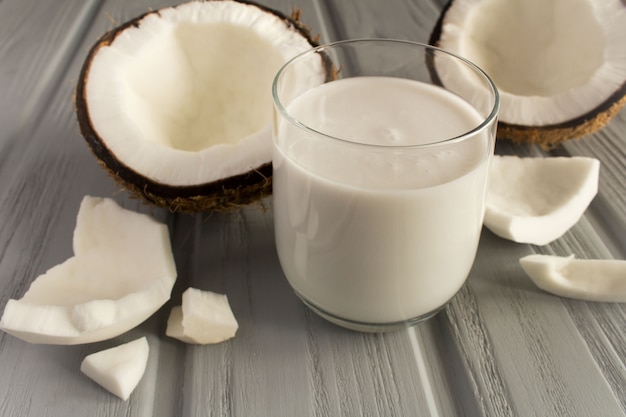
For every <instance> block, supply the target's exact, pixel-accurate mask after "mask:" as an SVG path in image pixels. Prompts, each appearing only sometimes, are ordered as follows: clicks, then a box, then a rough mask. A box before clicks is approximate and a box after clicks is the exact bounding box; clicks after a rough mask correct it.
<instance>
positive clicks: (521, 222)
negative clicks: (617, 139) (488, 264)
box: [484, 155, 600, 245]
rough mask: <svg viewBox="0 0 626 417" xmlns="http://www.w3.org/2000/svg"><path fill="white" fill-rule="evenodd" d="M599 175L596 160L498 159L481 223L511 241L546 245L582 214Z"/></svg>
mask: <svg viewBox="0 0 626 417" xmlns="http://www.w3.org/2000/svg"><path fill="white" fill-rule="evenodd" d="M599 171H600V162H599V161H598V160H597V159H595V158H587V157H545V158H539V157H537V158H530V157H529V158H520V157H517V156H499V155H496V156H494V159H493V160H492V163H491V166H490V172H489V185H488V189H487V198H486V209H485V219H484V225H485V226H486V227H487V228H488V229H489V230H491V231H492V232H493V233H495V234H496V235H498V236H501V237H503V238H505V239H509V240H512V241H515V242H520V243H531V244H535V245H545V244H548V243H550V242H552V241H554V240H556V239H558V238H559V237H561V236H562V235H563V234H565V232H567V231H568V230H569V229H570V228H571V227H572V226H573V225H574V224H576V223H577V222H578V220H579V219H580V217H581V216H582V215H583V214H584V212H585V211H586V209H587V207H588V206H589V204H590V203H591V201H592V200H593V198H594V197H595V195H596V194H597V192H598V181H599Z"/></svg>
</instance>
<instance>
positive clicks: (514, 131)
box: [429, 0, 626, 149]
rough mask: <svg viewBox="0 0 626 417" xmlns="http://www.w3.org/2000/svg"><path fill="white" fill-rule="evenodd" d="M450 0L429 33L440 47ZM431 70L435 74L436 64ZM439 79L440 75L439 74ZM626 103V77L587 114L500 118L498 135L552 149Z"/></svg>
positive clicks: (598, 126)
mask: <svg viewBox="0 0 626 417" xmlns="http://www.w3.org/2000/svg"><path fill="white" fill-rule="evenodd" d="M452 1H453V0H451V1H449V2H448V3H447V4H446V5H445V6H444V8H443V9H442V11H441V14H440V15H439V18H438V19H437V22H436V24H435V26H434V27H433V30H432V32H431V34H430V39H429V44H430V45H433V46H437V47H439V46H440V45H439V40H440V39H441V33H442V29H443V21H444V19H445V16H446V12H447V11H448V9H449V8H450V6H451V5H452ZM430 70H431V73H436V68H434V63H431V64H430ZM436 78H437V79H438V78H439V77H438V76H436ZM624 105H626V80H624V83H622V85H621V87H620V88H619V89H617V90H616V91H615V92H614V93H613V94H611V96H610V97H608V98H607V99H606V100H605V101H604V102H602V103H601V104H600V105H598V106H596V107H595V108H593V109H591V110H590V111H588V112H587V113H585V114H583V115H580V116H578V117H576V118H573V119H570V120H567V121H565V122H562V123H556V124H551V125H543V126H526V125H519V124H512V123H506V122H503V121H501V120H499V121H498V129H497V133H496V137H497V138H498V139H507V140H511V141H513V142H516V143H527V144H537V145H540V146H541V147H542V148H543V149H553V148H555V147H556V146H558V145H559V144H561V143H562V142H565V141H567V140H571V139H579V138H582V137H584V136H588V135H590V134H592V133H594V132H596V131H598V130H600V129H601V128H603V127H604V126H605V125H606V124H607V123H608V122H609V121H610V120H611V119H612V118H613V117H614V116H615V115H617V113H619V111H620V110H621V109H622V108H623V107H624Z"/></svg>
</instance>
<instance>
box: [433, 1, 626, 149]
mask: <svg viewBox="0 0 626 417" xmlns="http://www.w3.org/2000/svg"><path fill="white" fill-rule="evenodd" d="M624 42H626V3H624V1H623V0H551V1H545V0H508V1H503V0H452V1H451V2H450V3H449V4H448V5H447V7H446V8H445V9H444V11H443V12H442V14H441V16H440V18H439V21H438V22H437V25H436V26H435V28H434V30H433V32H432V34H431V38H430V43H431V44H434V45H437V46H439V47H441V48H443V49H446V50H448V51H450V52H454V53H456V54H458V55H461V56H463V57H465V58H467V59H469V60H470V61H472V62H474V63H475V64H476V65H478V66H479V67H481V68H482V69H483V70H484V71H485V72H486V73H487V74H489V76H490V77H491V78H492V80H493V82H494V83H495V84H496V86H497V87H498V90H499V92H500V99H501V106H500V113H499V116H498V118H499V123H498V137H499V138H507V139H512V140H514V141H518V142H530V143H538V144H541V145H543V146H544V147H546V148H549V147H553V146H555V145H557V144H558V143H560V142H562V141H564V140H568V139H572V138H578V137H581V136H584V135H587V134H590V133H592V132H594V131H596V130H598V129H600V128H601V127H603V126H604V125H605V124H606V123H607V122H608V121H609V120H610V119H611V118H612V117H613V116H615V115H616V114H617V112H618V111H619V110H620V109H621V108H622V107H623V106H624V104H626V48H625V47H624ZM457 75H459V73H458V72H452V74H451V75H449V76H448V77H445V78H444V77H441V78H442V81H443V82H444V83H445V82H446V80H447V79H449V78H450V77H454V76H457ZM461 75H462V74H461Z"/></svg>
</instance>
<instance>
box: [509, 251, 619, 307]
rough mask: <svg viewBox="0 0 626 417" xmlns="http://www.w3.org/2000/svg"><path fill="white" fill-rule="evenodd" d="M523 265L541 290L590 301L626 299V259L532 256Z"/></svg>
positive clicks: (521, 261) (521, 260) (522, 259)
mask: <svg viewBox="0 0 626 417" xmlns="http://www.w3.org/2000/svg"><path fill="white" fill-rule="evenodd" d="M520 265H521V266H522V268H523V269H524V271H525V272H526V274H528V276H529V277H530V278H531V279H532V280H533V282H534V283H535V284H536V285H537V286H538V287H539V288H541V289H543V290H545V291H548V292H550V293H552V294H555V295H558V296H561V297H567V298H576V299H580V300H586V301H602V302H616V303H623V302H626V261H624V260H615V259H575V256H574V255H570V256H565V257H561V256H552V255H529V256H525V257H523V258H521V259H520Z"/></svg>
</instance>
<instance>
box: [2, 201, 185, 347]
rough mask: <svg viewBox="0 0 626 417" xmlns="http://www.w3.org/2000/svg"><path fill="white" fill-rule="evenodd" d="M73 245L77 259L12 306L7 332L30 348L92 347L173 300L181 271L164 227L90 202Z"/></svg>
mask: <svg viewBox="0 0 626 417" xmlns="http://www.w3.org/2000/svg"><path fill="white" fill-rule="evenodd" d="M73 244H74V253H75V255H74V256H73V257H71V258H69V259H67V260H66V261H65V262H63V263H61V264H59V265H57V266H55V267H53V268H51V269H50V270H48V271H47V272H46V273H45V274H43V275H41V276H39V277H37V278H36V279H35V280H34V281H33V282H32V284H31V286H30V288H29V289H28V291H27V292H26V294H24V296H23V297H22V298H21V299H19V300H9V302H8V303H7V305H6V308H5V310H4V314H3V315H2V319H1V320H0V328H1V329H2V330H4V331H5V332H7V333H10V334H12V335H14V336H16V337H19V338H20V339H23V340H25V341H28V342H31V343H48V344H78V343H91V342H95V341H99V340H105V339H110V338H112V337H115V336H118V335H120V334H122V333H124V332H126V331H128V330H130V329H132V328H133V327H135V326H137V325H139V324H140V323H141V322H143V321H144V320H146V319H147V318H148V317H150V316H151V315H152V314H153V313H154V312H155V311H157V310H158V309H159V308H160V307H161V306H162V305H163V304H164V303H165V302H166V301H167V300H168V299H169V298H170V293H171V290H172V287H173V285H174V281H175V280H176V266H175V264H174V257H173V254H172V249H171V245H170V239H169V232H168V229H167V226H166V225H165V224H162V223H159V222H157V221H156V220H154V219H153V218H152V217H150V216H148V215H145V214H139V213H135V212H132V211H130V210H125V209H123V208H122V207H120V206H119V205H118V204H117V203H115V202H114V201H113V200H111V199H106V198H97V197H90V196H86V197H85V198H84V199H83V201H82V203H81V206H80V210H79V213H78V216H77V222H76V229H75V231H74V241H73Z"/></svg>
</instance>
